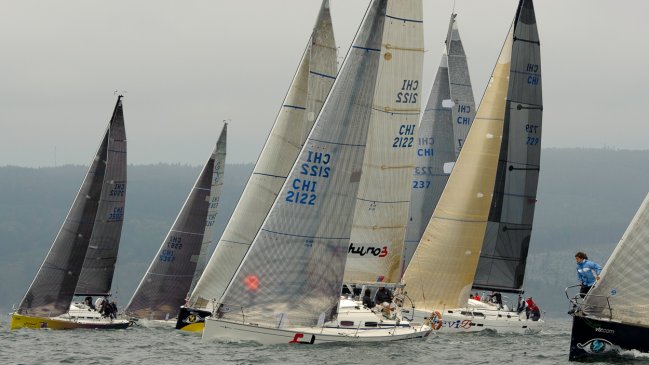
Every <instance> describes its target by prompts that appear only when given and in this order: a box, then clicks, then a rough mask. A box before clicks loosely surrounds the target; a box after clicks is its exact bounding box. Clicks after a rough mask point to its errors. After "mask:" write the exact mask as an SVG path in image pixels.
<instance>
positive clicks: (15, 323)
mask: <svg viewBox="0 0 649 365" xmlns="http://www.w3.org/2000/svg"><path fill="white" fill-rule="evenodd" d="M130 324H131V322H130V321H127V320H116V319H114V320H111V319H107V318H102V319H94V318H93V319H87V320H84V319H78V318H74V317H69V318H65V317H53V318H50V317H31V316H25V315H22V314H16V313H14V314H12V315H11V329H12V330H15V329H20V328H31V329H52V330H71V329H125V328H128V327H129V326H130Z"/></svg>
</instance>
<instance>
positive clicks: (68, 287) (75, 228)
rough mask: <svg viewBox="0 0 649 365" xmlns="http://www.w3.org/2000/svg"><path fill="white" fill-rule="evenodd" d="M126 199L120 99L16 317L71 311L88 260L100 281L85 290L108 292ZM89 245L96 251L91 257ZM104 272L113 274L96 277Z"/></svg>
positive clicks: (87, 282)
mask: <svg viewBox="0 0 649 365" xmlns="http://www.w3.org/2000/svg"><path fill="white" fill-rule="evenodd" d="M125 194H126V133H125V129H124V114H123V111H122V102H121V96H120V97H118V99H117V103H116V105H115V109H114V111H113V116H112V118H111V120H110V122H109V123H108V127H107V129H106V132H105V133H104V136H103V138H102V141H101V144H100V145H99V149H98V150H97V153H96V154H95V156H94V158H93V160H92V162H91V164H90V168H89V169H88V172H87V173H86V176H85V178H84V180H83V183H82V184H81V188H80V189H79V192H78V193H77V196H76V198H75V200H74V202H73V203H72V207H71V208H70V211H69V212H68V215H67V217H66V219H65V221H64V222H63V225H62V226H61V229H60V230H59V233H58V234H57V236H56V238H55V239H54V242H53V243H52V247H51V248H50V251H49V252H48V254H47V256H46V257H45V260H44V262H43V264H42V265H41V267H40V269H39V271H38V273H37V274H36V277H35V278H34V281H33V282H32V284H31V285H30V287H29V289H28V290H27V294H26V295H25V297H24V298H23V300H22V302H21V303H20V307H19V309H18V313H20V314H29V315H32V316H41V317H46V316H57V315H60V314H63V313H65V312H67V311H68V308H69V307H70V303H71V302H72V297H73V296H74V294H75V289H77V283H78V282H79V277H80V274H81V272H82V266H83V265H84V260H85V261H87V260H88V259H87V257H88V258H89V257H95V258H99V259H98V260H97V261H99V262H98V263H96V264H95V265H92V266H90V269H89V270H88V271H86V273H87V274H90V273H93V275H97V279H92V278H86V279H85V280H84V282H83V284H84V288H88V289H89V290H88V291H93V292H94V291H98V292H101V293H106V292H109V291H110V283H111V280H112V274H113V269H114V263H115V256H116V255H117V245H118V244H119V237H120V235H119V233H120V231H121V226H122V221H123V215H124V197H125ZM95 232H96V233H95ZM91 244H92V245H94V246H96V247H94V248H93V251H92V253H91V254H89V255H88V256H87V255H86V253H87V252H88V251H89V250H88V246H89V245H91ZM102 258H103V259H102ZM100 268H105V269H106V270H107V271H108V272H109V273H110V274H103V273H100V272H98V271H99V269H100ZM76 291H77V292H79V290H76ZM84 291H85V290H84Z"/></svg>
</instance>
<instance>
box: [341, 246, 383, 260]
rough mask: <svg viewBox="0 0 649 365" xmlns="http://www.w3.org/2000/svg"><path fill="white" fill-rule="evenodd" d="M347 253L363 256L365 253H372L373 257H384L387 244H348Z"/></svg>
mask: <svg viewBox="0 0 649 365" xmlns="http://www.w3.org/2000/svg"><path fill="white" fill-rule="evenodd" d="M347 253H351V254H354V255H360V256H365V255H372V256H375V257H385V256H387V255H388V246H383V247H374V246H368V247H365V246H358V247H354V244H353V243H350V244H349V250H348V251H347Z"/></svg>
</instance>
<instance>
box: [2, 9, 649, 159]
mask: <svg viewBox="0 0 649 365" xmlns="http://www.w3.org/2000/svg"><path fill="white" fill-rule="evenodd" d="M517 2H518V1H517V0H488V1H487V0H456V2H455V9H456V11H457V12H458V13H459V15H458V18H457V19H458V22H459V27H460V34H461V36H462V39H463V41H464V47H465V50H466V53H467V56H468V59H469V69H470V73H471V79H472V83H473V89H474V93H475V98H476V101H478V100H480V99H481V97H482V93H483V91H484V88H485V85H486V82H487V80H488V78H489V75H490V72H491V70H492V68H493V65H494V62H495V61H496V58H497V56H498V52H499V51H500V47H501V45H502V42H503V40H504V37H505V35H506V33H507V30H508V29H509V26H510V24H511V21H512V18H513V16H514V12H515V9H516V5H517ZM368 3H369V1H368V0H331V9H332V18H333V25H334V30H335V35H336V42H337V44H338V46H339V61H340V62H342V59H343V57H344V55H345V54H346V52H347V49H348V47H349V45H350V43H351V41H352V38H353V36H354V34H355V32H356V30H357V28H358V25H359V24H360V21H361V18H362V16H363V14H364V12H365V9H366V7H367V5H368ZM535 6H536V15H537V22H538V27H539V33H540V38H541V56H542V68H543V99H544V118H543V142H542V143H543V146H544V147H610V148H621V149H648V148H649V142H648V141H649V121H648V118H647V116H646V110H647V107H646V105H647V103H649V86H648V85H649V72H647V68H648V67H647V66H649V61H648V60H649V41H647V39H646V37H647V35H648V34H649V21H648V20H647V14H649V1H646V0H627V1H612V0H536V1H535ZM319 7H320V0H237V1H234V0H229V1H226V0H201V1H199V0H183V1H165V0H138V1H133V0H129V1H126V0H111V1H98V0H66V1H48V0H40V1H39V0H15V1H11V0H0V45H1V46H2V48H1V51H0V127H1V128H0V166H5V165H17V166H30V167H38V166H53V165H54V164H55V162H56V164H58V165H62V164H70V163H72V164H88V163H89V162H90V158H91V156H92V154H93V153H94V152H95V150H96V148H97V145H98V143H99V140H100V138H101V134H102V132H103V130H104V128H105V127H106V123H107V122H108V119H109V118H110V115H111V112H112V108H113V106H114V103H115V96H114V95H113V92H114V90H126V91H127V93H126V95H125V96H126V97H125V99H124V114H125V120H126V129H127V136H128V149H129V155H128V161H129V163H132V164H148V163H158V162H168V163H177V162H179V163H183V164H185V163H188V164H192V165H199V164H202V163H203V162H204V160H205V159H206V158H207V156H208V154H209V152H210V151H211V150H212V148H213V146H214V143H215V142H216V139H217V137H218V134H219V131H220V129H221V126H222V120H224V119H231V120H232V122H231V124H230V126H229V128H228V137H229V139H228V156H227V159H228V163H241V162H254V161H256V159H257V156H258V154H259V151H260V150H261V147H262V145H263V143H264V141H265V140H266V137H267V135H268V132H269V130H270V128H271V126H272V124H273V122H274V120H275V117H276V114H277V112H278V110H279V107H280V105H281V103H282V100H283V98H284V95H285V93H286V90H287V88H288V86H289V83H290V81H291V79H292V77H293V74H294V72H295V69H296V67H297V64H298V61H299V58H300V56H301V54H302V51H303V50H304V47H305V45H306V42H307V39H308V37H309V35H310V32H311V29H312V27H313V24H314V21H315V18H316V15H317V12H318V9H319ZM452 8H453V1H452V0H443V1H442V0H424V12H425V13H424V21H425V47H426V56H425V64H424V85H425V87H426V90H427V91H426V95H425V96H426V97H427V94H428V90H429V88H430V86H431V84H432V81H433V80H432V78H433V77H434V75H435V72H436V69H437V67H438V63H439V60H440V55H441V49H442V44H443V41H444V38H445V36H446V29H447V26H448V18H449V15H450V13H451V10H452Z"/></svg>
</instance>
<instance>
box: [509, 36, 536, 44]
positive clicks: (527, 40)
mask: <svg viewBox="0 0 649 365" xmlns="http://www.w3.org/2000/svg"><path fill="white" fill-rule="evenodd" d="M516 41H521V42H525V43H532V44H536V45H537V46H540V45H541V42H540V41H533V40H530V39H523V38H517V37H514V42H516Z"/></svg>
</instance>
